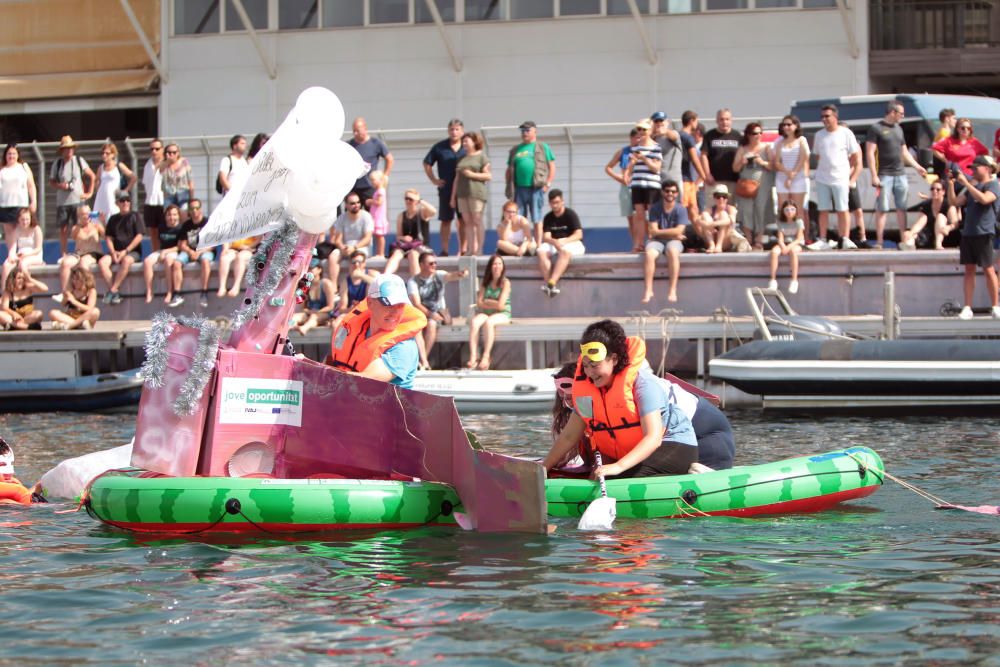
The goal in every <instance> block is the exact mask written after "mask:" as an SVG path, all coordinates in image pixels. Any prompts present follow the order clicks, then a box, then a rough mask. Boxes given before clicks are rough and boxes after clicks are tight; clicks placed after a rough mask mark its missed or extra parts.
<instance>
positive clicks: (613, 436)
mask: <svg viewBox="0 0 1000 667" xmlns="http://www.w3.org/2000/svg"><path fill="white" fill-rule="evenodd" d="M626 345H627V350H628V366H626V367H625V370H623V371H621V372H620V373H618V374H617V375H615V376H614V377H613V378H612V380H611V386H610V387H608V388H606V389H598V388H597V387H595V386H594V383H593V382H591V381H590V379H589V378H588V377H587V376H586V375H585V374H584V373H583V358H582V357H581V358H580V361H578V362H576V375H575V376H574V382H573V404H574V406H575V407H576V411H577V414H579V415H580V417H581V418H582V419H583V421H584V423H585V424H586V425H587V435H588V436H589V437H590V443H591V445H592V446H593V447H595V448H596V449H597V451H599V452H600V453H601V456H602V457H605V458H607V459H609V462H610V461H617V460H618V459H620V458H621V457H623V456H625V454H627V453H628V452H630V451H631V450H632V449H633V448H634V447H635V446H636V445H637V444H639V441H640V440H641V439H642V425H641V423H640V420H639V409H638V407H637V406H636V404H635V395H634V394H633V391H632V389H633V386H634V385H635V379H636V377H637V376H638V375H639V368H640V367H641V366H642V363H643V362H644V361H645V360H646V343H645V342H644V341H643V340H642V339H641V338H636V337H634V336H630V337H629V338H627V339H626ZM587 399H589V401H588V400H587ZM588 402H589V403H590V406H587V403H588Z"/></svg>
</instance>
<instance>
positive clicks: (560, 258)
mask: <svg viewBox="0 0 1000 667" xmlns="http://www.w3.org/2000/svg"><path fill="white" fill-rule="evenodd" d="M571 259H573V255H571V254H570V252H569V251H568V250H566V249H565V248H559V250H558V252H557V253H556V262H555V264H553V265H552V272H551V273H550V274H549V282H550V283H553V284H555V283H558V282H559V279H560V278H562V276H563V274H564V273H566V269H568V268H569V262H570V260H571Z"/></svg>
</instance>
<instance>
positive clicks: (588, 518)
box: [576, 496, 618, 530]
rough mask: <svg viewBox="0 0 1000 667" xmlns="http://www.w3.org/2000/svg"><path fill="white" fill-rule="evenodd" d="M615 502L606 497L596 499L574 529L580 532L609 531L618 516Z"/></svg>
mask: <svg viewBox="0 0 1000 667" xmlns="http://www.w3.org/2000/svg"><path fill="white" fill-rule="evenodd" d="M617 502H618V501H617V500H615V499H614V498H609V497H607V496H603V497H601V498H598V499H597V500H595V501H594V502H592V503H590V506H589V507H587V510H586V511H585V512H584V513H583V516H581V517H580V523H578V524H577V526H576V527H577V528H579V529H580V530H611V528H612V527H613V526H614V523H615V517H617V516H618V508H617V507H616V503H617Z"/></svg>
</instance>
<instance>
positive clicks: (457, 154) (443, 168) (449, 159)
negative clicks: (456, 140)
mask: <svg viewBox="0 0 1000 667" xmlns="http://www.w3.org/2000/svg"><path fill="white" fill-rule="evenodd" d="M463 157H465V148H464V147H462V146H459V149H458V150H457V151H453V150H452V149H451V142H450V141H448V140H447V139H442V140H441V141H439V142H437V143H436V144H434V145H433V146H431V149H430V150H429V151H428V152H427V156H426V157H425V158H424V164H429V165H431V166H432V167H433V166H434V165H435V164H437V170H438V178H440V179H441V180H442V181H445V184H444V185H443V186H441V189H443V190H448V191H450V190H451V187H452V185H454V184H455V170H456V168H457V166H458V161H459V160H461V159H462V158H463Z"/></svg>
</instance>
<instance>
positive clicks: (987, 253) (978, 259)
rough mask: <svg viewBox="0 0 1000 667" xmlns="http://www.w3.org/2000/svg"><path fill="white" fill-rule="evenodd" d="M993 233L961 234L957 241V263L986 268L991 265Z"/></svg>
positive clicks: (992, 260)
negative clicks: (959, 239) (960, 238)
mask: <svg viewBox="0 0 1000 667" xmlns="http://www.w3.org/2000/svg"><path fill="white" fill-rule="evenodd" d="M993 257H994V253H993V234H979V235H976V236H964V235H963V236H962V240H961V241H959V243H958V263H959V264H962V265H964V266H968V265H970V264H972V265H975V266H980V267H982V268H984V269H985V268H988V267H991V266H993V262H994V259H993Z"/></svg>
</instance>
